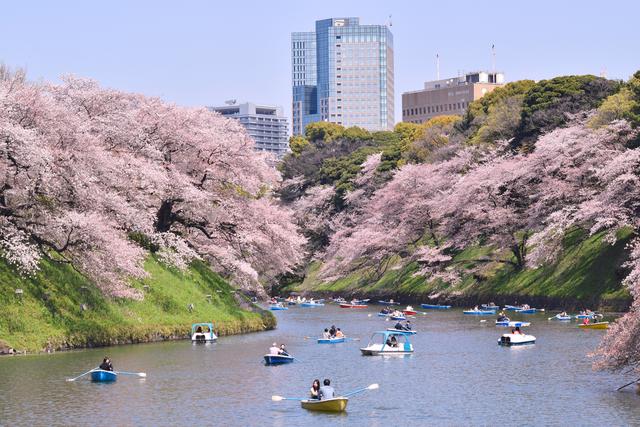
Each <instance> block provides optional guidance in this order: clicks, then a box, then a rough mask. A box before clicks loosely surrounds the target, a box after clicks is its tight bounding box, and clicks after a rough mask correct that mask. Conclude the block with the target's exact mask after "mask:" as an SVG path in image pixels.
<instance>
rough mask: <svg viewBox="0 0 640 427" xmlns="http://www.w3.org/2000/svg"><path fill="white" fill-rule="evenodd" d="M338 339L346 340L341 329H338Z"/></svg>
mask: <svg viewBox="0 0 640 427" xmlns="http://www.w3.org/2000/svg"><path fill="white" fill-rule="evenodd" d="M336 338H344V334H343V333H342V331H341V330H340V328H337V329H336Z"/></svg>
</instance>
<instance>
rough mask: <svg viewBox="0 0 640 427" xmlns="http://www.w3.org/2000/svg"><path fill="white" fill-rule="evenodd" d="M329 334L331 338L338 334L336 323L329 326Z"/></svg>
mask: <svg viewBox="0 0 640 427" xmlns="http://www.w3.org/2000/svg"><path fill="white" fill-rule="evenodd" d="M329 336H330V337H331V338H335V336H336V325H331V328H329Z"/></svg>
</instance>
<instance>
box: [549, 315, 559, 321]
mask: <svg viewBox="0 0 640 427" xmlns="http://www.w3.org/2000/svg"><path fill="white" fill-rule="evenodd" d="M556 317H558V316H557V315H555V316H551V317H549V318H548V319H547V320H553V319H555V318H556Z"/></svg>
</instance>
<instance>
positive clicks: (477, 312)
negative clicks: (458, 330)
mask: <svg viewBox="0 0 640 427" xmlns="http://www.w3.org/2000/svg"><path fill="white" fill-rule="evenodd" d="M462 313H463V314H469V315H472V316H491V315H494V314H496V312H495V311H493V310H465V311H463V312H462Z"/></svg>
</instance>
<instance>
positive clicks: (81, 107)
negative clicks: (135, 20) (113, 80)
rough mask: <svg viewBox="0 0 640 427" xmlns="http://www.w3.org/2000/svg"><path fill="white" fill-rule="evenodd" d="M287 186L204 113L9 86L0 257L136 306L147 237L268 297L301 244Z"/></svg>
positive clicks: (3, 97)
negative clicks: (60, 270) (284, 191)
mask: <svg viewBox="0 0 640 427" xmlns="http://www.w3.org/2000/svg"><path fill="white" fill-rule="evenodd" d="M279 179H280V178H279V174H278V173H277V172H276V171H275V170H274V169H273V168H272V167H270V166H269V164H268V162H267V157H266V155H264V154H260V153H258V152H256V151H255V150H253V141H252V140H251V139H250V138H249V137H248V136H247V134H246V132H245V131H244V129H243V128H242V127H241V126H240V125H239V123H237V122H236V121H234V120H229V119H225V118H222V117H220V116H219V115H217V114H215V113H211V112H209V111H207V110H205V109H203V108H200V109H194V108H182V107H178V106H175V105H172V104H167V103H165V102H163V101H161V100H159V99H157V98H149V97H145V96H142V95H138V94H129V93H124V92H119V91H115V90H110V89H104V88H101V87H100V86H99V85H98V84H97V83H96V82H94V81H91V80H85V79H78V78H75V77H66V78H65V79H64V83H63V84H61V85H46V84H31V83H27V82H25V81H24V80H22V81H18V80H16V79H11V78H4V79H3V80H2V81H1V82H0V231H2V233H1V236H0V248H1V250H2V256H3V257H4V258H5V259H7V260H8V261H9V262H11V263H13V264H15V265H16V266H17V267H18V268H19V269H21V270H22V271H24V272H33V271H34V270H35V269H37V264H38V259H39V258H40V257H42V256H50V257H52V258H54V259H56V260H58V261H66V262H70V263H72V264H73V265H74V266H75V267H76V268H78V269H80V270H81V271H82V272H84V273H85V274H87V275H88V276H89V277H91V278H92V279H94V280H95V281H96V283H98V284H99V285H100V286H101V288H102V289H103V290H104V291H105V292H106V293H108V294H111V295H116V296H128V297H139V296H140V294H139V293H137V292H136V291H135V290H133V289H132V288H131V287H130V286H129V285H128V278H130V277H141V276H144V274H145V272H144V269H143V268H142V262H143V260H144V258H145V256H146V251H144V250H143V249H142V248H141V247H140V246H139V245H138V244H136V243H135V242H134V241H132V240H131V239H130V238H129V237H130V236H131V235H141V236H145V239H147V240H148V241H149V242H151V243H152V244H153V247H154V248H155V250H157V253H158V256H159V258H160V259H161V260H163V261H165V262H167V263H170V264H172V265H174V266H176V267H178V268H185V267H186V266H187V265H188V263H189V262H190V260H192V259H195V258H202V259H205V260H206V261H208V262H210V263H211V264H212V266H213V267H214V268H215V269H217V270H218V271H220V272H221V273H223V274H227V275H228V276H229V277H230V278H232V280H233V281H235V282H236V284H237V285H239V286H241V287H243V288H244V289H247V290H252V291H257V292H263V291H261V287H260V286H258V281H259V280H260V281H263V282H265V281H269V280H273V278H274V277H276V276H277V275H278V274H280V273H284V272H287V271H289V270H291V269H292V268H293V266H294V265H295V264H296V263H297V262H298V261H299V260H300V259H301V257H302V251H301V247H302V245H303V244H304V238H303V237H301V236H300V235H299V234H298V233H297V232H296V229H295V224H294V222H293V216H292V212H291V211H290V210H289V209H286V208H284V207H282V206H280V205H279V204H278V203H277V202H276V201H275V200H274V199H273V198H272V197H271V190H272V189H273V188H274V187H275V186H276V185H277V184H278V182H279Z"/></svg>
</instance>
